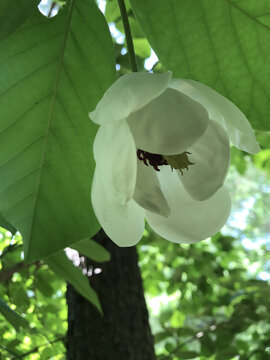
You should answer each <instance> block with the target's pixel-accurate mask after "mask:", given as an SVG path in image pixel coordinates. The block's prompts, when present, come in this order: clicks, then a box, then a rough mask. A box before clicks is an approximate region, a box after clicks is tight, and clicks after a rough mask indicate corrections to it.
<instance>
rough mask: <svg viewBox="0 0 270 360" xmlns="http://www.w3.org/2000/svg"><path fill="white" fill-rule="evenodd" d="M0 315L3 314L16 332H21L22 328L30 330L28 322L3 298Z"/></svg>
mask: <svg viewBox="0 0 270 360" xmlns="http://www.w3.org/2000/svg"><path fill="white" fill-rule="evenodd" d="M0 313H2V315H3V316H4V317H5V318H6V319H7V321H8V322H9V323H10V324H11V325H12V326H14V328H15V329H16V330H19V328H20V327H24V328H29V325H28V322H27V321H26V320H25V319H24V318H23V317H21V316H20V315H18V314H17V313H16V312H15V311H13V310H12V309H11V308H10V307H9V306H8V305H7V304H6V303H5V302H4V300H2V299H1V298H0Z"/></svg>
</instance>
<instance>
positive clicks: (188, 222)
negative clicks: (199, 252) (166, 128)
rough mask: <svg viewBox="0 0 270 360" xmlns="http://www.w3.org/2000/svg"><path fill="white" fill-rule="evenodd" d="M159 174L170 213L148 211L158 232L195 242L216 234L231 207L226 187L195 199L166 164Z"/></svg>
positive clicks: (176, 239)
mask: <svg viewBox="0 0 270 360" xmlns="http://www.w3.org/2000/svg"><path fill="white" fill-rule="evenodd" d="M158 177H159V179H160V183H161V189H162V191H163V193H164V195H165V197H166V199H167V201H168V204H169V206H170V209H171V215H170V216H169V217H168V218H164V217H162V216H159V215H155V214H152V213H151V212H149V211H146V219H147V221H148V223H149V225H150V226H151V227H152V228H153V230H154V231H156V232H157V233H158V234H159V235H161V236H162V237H164V238H165V239H167V240H170V241H172V242H176V243H193V242H197V241H200V240H203V239H206V238H207V237H209V236H212V235H214V234H215V233H216V232H218V231H219V230H220V229H221V228H222V226H223V225H224V224H225V223H226V221H227V219H228V217H229V215H230V210H231V201H230V196H229V194H228V191H227V190H226V188H224V187H222V188H220V189H219V190H218V191H217V192H216V193H215V195H213V196H212V197H211V198H209V199H208V200H205V201H196V200H193V199H192V198H191V197H190V196H189V195H188V193H187V192H186V191H185V189H184V187H183V185H182V184H181V182H180V181H179V178H178V176H177V174H176V173H175V172H172V171H171V170H170V169H169V168H168V167H167V166H164V167H163V168H161V169H160V173H159V175H158Z"/></svg>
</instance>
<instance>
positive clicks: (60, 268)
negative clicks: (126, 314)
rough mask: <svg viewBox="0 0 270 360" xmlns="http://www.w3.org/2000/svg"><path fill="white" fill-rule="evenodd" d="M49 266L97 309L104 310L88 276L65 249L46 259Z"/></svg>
mask: <svg viewBox="0 0 270 360" xmlns="http://www.w3.org/2000/svg"><path fill="white" fill-rule="evenodd" d="M44 261H45V262H46V263H47V264H48V265H49V267H50V268H51V269H52V270H53V271H54V272H55V273H56V274H57V275H59V276H60V277H62V278H63V279H64V280H66V281H67V282H68V283H70V284H72V285H73V286H74V288H75V289H76V290H77V291H78V292H79V293H80V294H81V295H82V296H83V297H84V298H86V299H87V300H89V301H90V302H91V303H92V304H93V305H95V306H96V307H97V309H98V310H99V311H100V312H102V310H101V307H100V303H99V300H98V297H97V294H96V292H95V291H94V290H93V289H92V288H91V286H90V285H89V280H88V278H87V277H86V276H85V275H83V273H82V270H81V269H80V268H78V267H76V266H75V265H73V263H72V262H71V261H70V260H69V259H68V258H67V257H66V254H65V253H64V251H60V252H58V253H56V254H54V255H51V256H49V257H47V258H45V259H44Z"/></svg>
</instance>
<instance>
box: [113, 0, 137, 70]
mask: <svg viewBox="0 0 270 360" xmlns="http://www.w3.org/2000/svg"><path fill="white" fill-rule="evenodd" d="M118 5H119V9H120V13H121V18H122V22H123V26H124V30H125V35H126V42H127V50H128V57H129V63H130V67H131V70H132V72H138V66H137V62H136V56H135V51H134V46H133V41H132V35H131V31H130V26H129V21H128V15H127V9H126V5H125V0H118Z"/></svg>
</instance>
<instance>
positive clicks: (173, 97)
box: [127, 89, 209, 155]
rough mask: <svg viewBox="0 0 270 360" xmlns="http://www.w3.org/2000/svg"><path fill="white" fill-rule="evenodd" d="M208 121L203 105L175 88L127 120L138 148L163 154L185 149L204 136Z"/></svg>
mask: <svg viewBox="0 0 270 360" xmlns="http://www.w3.org/2000/svg"><path fill="white" fill-rule="evenodd" d="M208 120H209V119H208V113H207V111H206V110H205V108H204V107H203V106H202V105H200V104H199V103H198V102H196V101H193V100H192V99H190V98H189V97H187V96H186V95H184V94H182V93H180V92H179V91H176V90H174V89H167V90H165V91H164V92H163V93H162V94H161V95H160V96H159V97H157V98H155V99H154V100H152V101H151V102H150V103H148V104H147V105H146V106H144V107H143V108H141V109H140V110H138V111H136V112H135V113H132V114H131V115H130V116H129V117H128V119H127V121H128V124H129V126H130V128H131V131H132V134H133V137H134V139H135V143H136V146H137V148H140V149H142V150H144V151H147V152H151V153H156V154H162V155H174V154H180V153H182V152H184V151H185V150H186V149H187V148H189V147H190V146H191V145H192V144H193V143H194V142H195V141H197V140H198V139H199V138H200V137H201V136H202V134H203V133H204V132H205V130H206V127H207V125H208Z"/></svg>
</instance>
